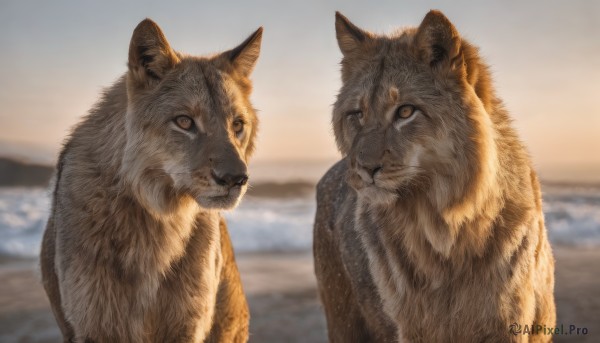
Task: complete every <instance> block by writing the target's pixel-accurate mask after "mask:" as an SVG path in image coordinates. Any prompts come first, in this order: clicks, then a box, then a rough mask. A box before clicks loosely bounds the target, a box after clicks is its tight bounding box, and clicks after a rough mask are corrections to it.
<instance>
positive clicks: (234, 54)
mask: <svg viewBox="0 0 600 343" xmlns="http://www.w3.org/2000/svg"><path fill="white" fill-rule="evenodd" d="M262 34H263V28H262V27H259V28H258V30H256V31H254V33H253V34H251V35H250V36H249V37H248V38H246V40H245V41H244V42H243V43H242V44H240V45H238V46H237V47H235V48H233V49H231V50H229V51H227V52H225V53H223V56H224V57H225V58H226V59H227V60H228V62H229V63H230V64H231V65H232V66H233V69H235V70H236V71H237V72H238V73H240V74H241V75H243V76H244V77H248V76H249V75H250V73H252V70H254V66H255V65H256V61H257V60H258V56H259V55H260V43H261V42H262Z"/></svg>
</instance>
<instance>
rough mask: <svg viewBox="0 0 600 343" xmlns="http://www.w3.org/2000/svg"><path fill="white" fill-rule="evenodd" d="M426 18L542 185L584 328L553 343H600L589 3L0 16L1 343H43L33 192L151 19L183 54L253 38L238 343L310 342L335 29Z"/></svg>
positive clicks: (562, 280) (2, 5) (599, 67)
mask: <svg viewBox="0 0 600 343" xmlns="http://www.w3.org/2000/svg"><path fill="white" fill-rule="evenodd" d="M431 8H438V9H440V10H442V11H443V12H444V13H445V14H446V15H447V16H448V17H449V18H450V20H452V21H453V23H454V24H455V26H456V27H457V28H458V30H459V31H460V32H461V34H462V35H463V36H464V37H466V38H467V39H469V40H470V41H471V42H473V43H475V44H476V45H478V46H479V47H480V48H481V54H482V55H483V56H484V57H485V58H486V60H487V61H488V63H489V64H490V65H491V68H492V71H493V72H494V78H495V84H496V88H497V91H498V94H499V95H500V96H501V97H502V98H503V99H504V101H505V103H506V106H507V108H508V109H509V110H510V112H511V113H512V116H513V118H514V125H515V126H516V128H517V129H518V131H519V132H520V135H521V137H522V139H523V140H524V141H525V143H526V144H527V146H528V147H529V150H530V152H531V154H532V156H533V161H534V163H535V165H536V168H537V169H538V171H539V173H540V175H541V178H542V180H543V182H544V193H545V194H544V197H545V199H544V200H545V212H546V220H547V226H548V230H549V233H550V238H551V240H552V242H553V243H554V247H555V254H556V258H557V286H556V287H557V302H558V304H559V323H564V324H565V325H566V326H568V325H570V324H574V325H577V326H587V327H588V328H590V333H589V334H588V335H587V336H585V337H581V336H580V337H565V336H562V337H557V339H556V340H557V341H561V340H569V338H570V339H571V340H573V341H582V340H585V339H588V340H589V341H598V337H600V333H599V332H598V331H597V330H598V329H600V328H599V327H598V325H597V318H598V317H599V316H600V297H599V295H600V282H599V281H600V280H599V276H598V275H600V273H599V271H600V270H599V267H598V266H599V264H598V263H597V262H600V254H599V253H598V251H597V247H598V245H599V244H600V186H598V183H600V153H598V152H599V151H600V102H599V101H598V95H599V94H600V58H598V56H600V39H598V37H600V2H594V1H569V2H565V1H529V2H526V3H525V2H520V1H493V2H492V1H479V2H476V3H471V2H466V1H453V2H452V3H450V2H433V1H397V0H396V1H378V2H370V3H368V2H366V1H365V2H359V1H329V2H324V1H317V0H314V1H296V2H291V1H289V2H288V1H235V2H234V1H232V2H221V3H219V4H217V3H209V2H202V1H173V2H170V3H167V2H159V1H129V2H127V3H124V2H117V1H104V2H92V1H67V2H65V1H52V2H41V1H39V2H34V1H8V0H4V1H2V2H0V46H2V53H0V185H1V186H0V278H1V279H2V282H1V283H0V341H2V342H4V341H6V342H12V341H22V342H30V341H31V342H34V341H35V342H42V341H48V342H52V341H57V337H58V336H57V334H58V331H57V329H56V327H55V324H54V321H53V318H52V316H51V314H50V312H49V310H48V305H47V301H46V299H45V295H44V294H43V292H42V291H41V287H40V284H39V278H38V277H37V275H36V273H37V272H36V270H37V267H36V265H37V261H36V256H37V255H38V253H39V244H40V239H41V234H42V232H43V228H44V225H45V221H46V219H47V216H48V206H49V201H50V200H49V196H48V191H47V189H46V185H47V181H48V179H49V177H50V175H51V173H52V166H53V164H54V163H55V160H56V157H57V153H58V150H59V148H60V144H61V142H62V140H63V139H64V137H65V136H66V135H67V134H68V132H69V129H70V127H72V126H73V125H74V124H75V123H76V122H77V121H78V120H79V118H80V117H81V116H82V115H84V114H85V113H86V112H87V110H88V109H89V108H90V107H91V106H92V105H93V104H94V102H95V101H96V100H97V99H98V95H99V92H100V91H101V90H102V89H103V88H104V87H108V86H110V85H111V84H112V82H114V81H115V80H116V79H117V78H118V77H119V76H120V75H122V73H124V72H125V71H126V66H125V64H126V61H127V51H128V45H129V39H130V37H131V32H132V31H133V28H134V27H135V26H136V25H137V23H138V22H139V21H141V20H142V19H144V18H145V17H150V18H152V19H153V20H155V21H156V22H157V23H158V24H159V25H160V26H161V27H162V29H163V30H164V32H165V34H166V36H167V38H168V39H169V41H170V43H171V45H172V46H173V48H174V49H177V50H180V51H183V52H186V53H190V54H207V53H212V52H218V51H222V50H226V49H229V48H232V47H234V46H236V45H237V44H239V43H240V42H241V41H242V40H243V39H244V38H245V37H246V36H247V35H249V34H250V33H252V32H253V31H254V30H255V29H256V28H257V27H258V26H261V25H262V26H264V28H265V32H264V37H263V46H262V51H261V57H260V59H259V62H258V65H257V68H256V69H255V71H254V74H253V81H254V90H255V91H254V94H253V97H252V98H253V103H254V105H255V107H257V108H258V109H259V110H260V113H259V116H260V119H261V128H260V137H259V142H258V150H257V154H256V157H255V159H254V160H253V162H252V164H251V183H252V184H253V186H254V187H253V189H252V191H251V192H250V193H249V195H248V196H247V197H246V198H245V199H244V200H243V202H242V204H241V206H240V207H239V208H238V209H236V210H234V211H233V212H231V213H227V214H226V216H227V218H228V220H229V223H230V231H231V235H232V239H233V243H234V247H235V249H236V252H237V255H238V263H239V265H240V269H241V272H242V279H243V281H244V284H245V287H246V292H247V293H248V297H249V301H250V305H251V310H252V315H253V316H252V321H251V334H252V336H251V340H252V341H254V342H282V341H290V342H292V341H297V342H324V341H325V340H326V334H325V322H324V318H323V315H322V310H321V308H320V305H319V302H318V299H317V294H316V291H315V280H314V276H313V270H312V259H311V253H310V249H311V245H312V220H313V216H314V212H315V203H314V184H315V182H316V181H317V180H318V178H319V177H320V176H321V175H322V174H323V173H324V172H325V171H326V170H327V168H328V167H329V166H331V164H333V163H334V162H335V161H336V160H337V159H339V154H338V152H337V150H336V148H335V144H334V139H333V133H332V130H331V127H330V123H329V121H330V112H331V104H332V103H333V102H334V101H335V96H336V94H337V90H338V88H339V87H340V77H339V60H340V58H341V54H340V52H339V50H338V47H337V43H336V40H335V32H334V12H335V11H336V10H340V11H341V12H342V13H343V14H345V15H346V16H348V17H349V18H350V20H352V21H353V22H354V23H355V24H357V25H359V26H361V27H363V28H365V29H368V30H371V31H374V32H380V33H383V32H390V31H391V30H393V29H394V28H397V27H400V26H409V25H418V24H419V23H420V21H421V19H422V18H423V16H424V15H425V13H426V12H427V11H428V10H429V9H431ZM592 328H594V329H596V330H594V329H592ZM594 337H595V339H594Z"/></svg>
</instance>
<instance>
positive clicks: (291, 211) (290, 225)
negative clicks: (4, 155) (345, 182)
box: [0, 186, 600, 258]
mask: <svg viewBox="0 0 600 343" xmlns="http://www.w3.org/2000/svg"><path fill="white" fill-rule="evenodd" d="M49 206H50V196H49V192H48V191H47V190H46V189H38V188H0V256H13V257H26V258H34V257H36V256H37V255H38V254H39V249H40V242H41V238H42V234H43V230H44V227H45V225H46V220H47V218H48V211H49ZM315 210H316V204H315V201H314V197H313V196H306V197H299V198H291V199H290V198H262V197H261V198H258V197H250V196H247V197H245V198H244V199H243V201H242V203H241V204H240V206H239V207H238V208H236V209H235V210H233V211H230V212H226V213H225V217H226V218H227V221H228V226H229V231H230V234H231V239H232V241H233V245H234V247H235V249H236V251H237V252H254V251H289V250H309V249H311V247H312V222H313V220H314V214H315ZM544 212H545V218H546V227H547V228H548V233H549V237H550V240H551V241H552V243H554V244H567V245H575V246H600V188H594V187H573V186H551V187H545V193H544Z"/></svg>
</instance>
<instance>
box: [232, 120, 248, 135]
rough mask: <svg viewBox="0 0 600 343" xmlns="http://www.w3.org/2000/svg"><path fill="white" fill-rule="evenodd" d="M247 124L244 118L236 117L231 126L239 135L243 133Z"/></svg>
mask: <svg viewBox="0 0 600 343" xmlns="http://www.w3.org/2000/svg"><path fill="white" fill-rule="evenodd" d="M245 124H246V123H244V121H243V120H242V119H236V120H234V121H233V124H232V125H231V128H232V130H233V132H235V134H236V135H239V134H240V133H242V131H244V125H245Z"/></svg>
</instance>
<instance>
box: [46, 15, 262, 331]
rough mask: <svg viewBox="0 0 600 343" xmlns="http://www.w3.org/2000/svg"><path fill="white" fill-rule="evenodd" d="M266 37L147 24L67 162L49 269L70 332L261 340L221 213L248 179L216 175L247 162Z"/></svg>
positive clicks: (59, 185)
mask: <svg viewBox="0 0 600 343" xmlns="http://www.w3.org/2000/svg"><path fill="white" fill-rule="evenodd" d="M261 37H262V29H259V30H258V31H256V32H255V33H254V34H253V35H251V36H250V37H249V38H248V39H247V40H246V41H245V42H244V43H242V44H241V45H240V46H238V47H237V48H235V49H232V50H230V51H227V52H224V53H221V54H217V55H214V56H209V57H195V56H187V55H184V54H182V53H179V52H176V51H174V50H173V49H172V48H171V47H170V46H169V43H168V42H167V40H166V38H165V36H164V34H163V33H162V31H161V29H160V28H159V27H158V25H156V24H155V23H154V22H152V21H151V20H149V19H146V20H144V21H142V22H141V23H140V24H139V25H138V26H137V28H136V29H135V31H134V33H133V36H132V39H131V44H130V49H129V63H128V67H129V70H128V72H127V73H126V74H125V75H124V76H123V77H121V78H120V79H119V80H118V81H117V82H116V83H115V84H114V85H113V86H112V87H110V88H109V89H108V90H106V92H105V93H104V95H103V97H102V99H101V100H100V102H99V103H98V104H97V105H96V106H95V107H94V108H92V110H91V111H90V113H89V114H88V115H87V116H86V117H85V118H84V119H83V120H82V121H81V122H80V123H79V124H78V125H77V126H76V127H75V128H74V130H73V131H72V133H71V135H70V137H69V138H68V139H67V141H66V143H65V145H64V147H63V149H62V152H61V154H60V158H59V163H58V166H57V169H58V172H57V178H56V181H55V182H56V185H55V191H54V197H53V204H52V213H51V216H50V219H49V221H48V224H47V228H46V231H45V234H44V239H43V244H42V252H41V268H42V276H43V282H44V287H45V289H46V292H47V293H48V296H49V298H50V302H51V305H52V309H53V311H54V315H55V317H56V320H57V322H58V324H59V326H60V328H61V331H62V333H63V337H64V340H65V342H97V343H100V342H245V341H246V340H247V338H248V320H249V314H248V306H247V303H246V299H245V297H244V294H243V290H242V286H241V282H240V278H239V273H238V270H237V267H236V265H235V259H234V256H233V249H232V246H231V242H230V240H229V236H228V233H227V227H226V224H225V221H224V220H223V218H222V217H221V215H220V212H219V210H220V209H226V208H232V207H234V206H235V205H236V204H237V202H238V201H239V199H240V198H241V197H242V195H243V193H244V192H245V189H246V185H245V179H244V180H243V182H241V181H240V182H237V183H236V184H235V185H232V184H231V183H229V184H226V180H225V181H223V180H224V179H225V178H226V177H225V176H223V177H221V178H218V177H215V176H214V175H217V176H218V175H234V174H244V173H246V172H247V167H246V164H247V161H248V159H249V157H250V155H251V154H252V151H253V150H254V139H255V135H256V131H257V125H258V120H257V117H256V114H255V110H254V109H253V107H252V105H251V104H250V101H249V96H250V91H251V83H250V81H249V75H250V72H251V71H252V69H253V67H254V64H255V62H256V60H257V58H258V55H259V51H260V42H261ZM182 116H183V117H182ZM182 118H183V119H182ZM240 123H241V125H240ZM240 128H241V129H240Z"/></svg>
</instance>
